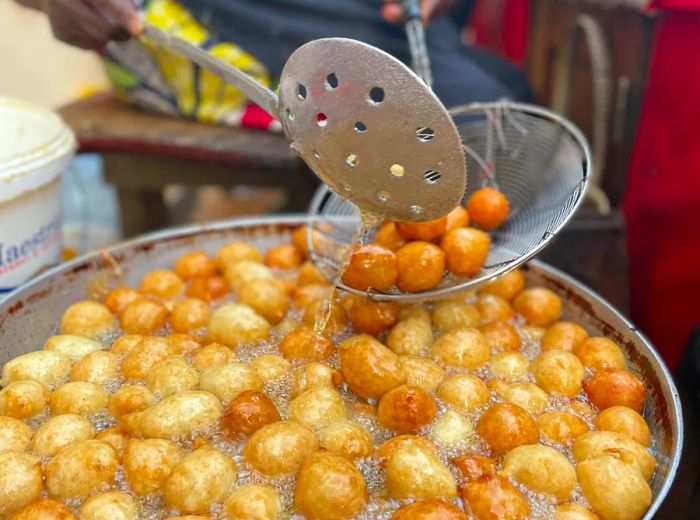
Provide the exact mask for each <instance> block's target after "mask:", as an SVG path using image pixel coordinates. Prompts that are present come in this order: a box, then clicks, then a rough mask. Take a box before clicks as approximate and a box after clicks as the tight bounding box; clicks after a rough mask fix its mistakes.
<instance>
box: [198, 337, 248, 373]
mask: <svg viewBox="0 0 700 520" xmlns="http://www.w3.org/2000/svg"><path fill="white" fill-rule="evenodd" d="M236 361H238V356H237V355H236V353H235V352H234V351H233V350H231V349H230V348H228V347H226V346H224V345H222V344H220V343H209V344H208V345H205V346H203V347H202V348H201V349H200V350H199V351H198V352H197V354H195V356H194V359H193V360H192V366H193V367H194V368H196V369H197V370H204V369H205V368H209V367H213V366H214V365H225V364H226V363H233V362H236Z"/></svg>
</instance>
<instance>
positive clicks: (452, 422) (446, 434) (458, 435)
mask: <svg viewBox="0 0 700 520" xmlns="http://www.w3.org/2000/svg"><path fill="white" fill-rule="evenodd" d="M473 434H474V424H473V423H472V421H471V420H470V419H469V418H468V417H465V416H464V415H462V414H461V413H459V412H455V411H454V410H446V411H445V412H443V413H442V414H441V415H440V416H439V417H438V418H437V419H436V420H435V422H434V423H433V425H432V426H431V428H430V438H431V439H432V440H433V441H434V442H435V444H437V445H439V446H443V447H446V448H460V447H464V446H465V445H467V444H468V443H469V441H470V439H471V438H472V436H473Z"/></svg>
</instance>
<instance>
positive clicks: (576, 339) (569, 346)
mask: <svg viewBox="0 0 700 520" xmlns="http://www.w3.org/2000/svg"><path fill="white" fill-rule="evenodd" d="M586 338H588V333H587V332H586V329H584V328H583V327H581V325H579V324H577V323H574V322H573V321H558V322H556V323H554V324H553V325H551V326H550V327H549V328H548V329H547V331H546V332H545V333H544V336H542V340H541V342H542V343H541V345H542V350H566V351H567V352H571V351H572V350H574V349H575V348H576V347H578V346H579V345H580V344H581V343H583V342H584V341H585V340H586Z"/></svg>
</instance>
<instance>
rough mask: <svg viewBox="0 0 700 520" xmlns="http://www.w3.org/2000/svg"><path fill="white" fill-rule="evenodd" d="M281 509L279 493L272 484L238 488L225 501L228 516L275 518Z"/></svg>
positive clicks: (247, 519)
mask: <svg viewBox="0 0 700 520" xmlns="http://www.w3.org/2000/svg"><path fill="white" fill-rule="evenodd" d="M281 509H282V503H281V500H280V496H279V493H278V492H277V491H276V490H275V489H274V488H272V487H270V486H262V485H259V484H248V485H246V486H243V487H240V488H238V489H237V490H236V491H234V492H233V493H232V494H231V496H229V497H228V498H227V499H226V501H225V502H224V513H225V514H226V518H241V519H243V518H245V519H246V520H275V519H277V518H279V514H280V510H281Z"/></svg>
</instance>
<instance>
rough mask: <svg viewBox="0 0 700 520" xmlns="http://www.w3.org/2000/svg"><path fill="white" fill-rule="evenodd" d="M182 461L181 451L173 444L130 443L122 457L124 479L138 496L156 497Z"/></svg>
mask: <svg viewBox="0 0 700 520" xmlns="http://www.w3.org/2000/svg"><path fill="white" fill-rule="evenodd" d="M182 457H183V453H182V450H181V449H180V448H179V447H178V445H177V444H175V443H174V442H173V441H170V440H165V439H129V441H128V442H127V444H126V448H125V449H124V454H123V455H122V464H123V465H124V476H125V477H126V481H127V482H128V484H129V487H130V488H131V490H132V491H133V492H134V493H136V494H137V495H141V496H144V495H148V494H150V493H157V492H159V491H160V490H161V489H162V487H163V485H164V484H165V481H166V480H167V478H168V477H169V476H170V473H171V471H172V470H173V468H174V467H175V465H176V464H177V463H178V462H180V460H181V459H182Z"/></svg>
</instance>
